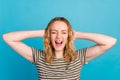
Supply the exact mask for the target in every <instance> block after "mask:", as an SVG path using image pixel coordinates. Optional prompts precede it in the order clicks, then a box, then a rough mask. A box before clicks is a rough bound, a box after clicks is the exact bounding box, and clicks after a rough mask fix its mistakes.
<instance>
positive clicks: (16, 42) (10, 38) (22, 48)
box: [3, 30, 44, 62]
mask: <svg viewBox="0 0 120 80" xmlns="http://www.w3.org/2000/svg"><path fill="white" fill-rule="evenodd" d="M43 36H44V30H33V31H17V32H10V33H6V34H3V40H4V41H5V42H6V43H7V44H8V45H9V46H10V47H11V48H13V49H14V50H15V51H16V52H17V53H19V54H20V55H21V56H23V57H24V58H26V59H27V60H29V61H31V62H33V57H32V50H31V48H30V47H29V46H27V45H26V44H24V43H22V42H21V40H24V39H26V38H32V37H43Z"/></svg>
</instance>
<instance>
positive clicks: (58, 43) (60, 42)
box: [55, 41, 63, 46]
mask: <svg viewBox="0 0 120 80" xmlns="http://www.w3.org/2000/svg"><path fill="white" fill-rule="evenodd" d="M62 43H63V41H55V44H56V46H61V45H62Z"/></svg>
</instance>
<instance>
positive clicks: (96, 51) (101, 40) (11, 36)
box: [3, 21, 116, 62]
mask: <svg viewBox="0 0 120 80" xmlns="http://www.w3.org/2000/svg"><path fill="white" fill-rule="evenodd" d="M67 32H68V31H67V26H66V24H65V23H64V22H60V21H56V22H55V23H54V24H53V25H52V26H51V33H50V35H51V42H52V45H53V47H54V49H55V54H56V57H57V58H62V57H63V54H62V53H63V49H64V46H65V45H66V43H67V37H68V33H67ZM43 36H44V30H33V31H17V32H10V33H6V34H3V40H4V41H5V42H6V43H7V44H8V45H9V46H10V47H11V48H12V49H13V50H15V51H16V52H17V53H19V54H20V55H21V56H23V57H24V58H26V59H27V60H29V61H31V62H33V56H32V50H31V47H30V46H28V45H26V44H24V43H23V42H22V41H21V40H24V39H26V38H33V37H43ZM74 38H75V39H85V40H90V41H93V42H95V43H96V45H93V46H91V47H89V48H88V49H87V52H86V62H88V61H90V60H92V59H94V58H96V57H97V56H99V55H101V54H103V53H105V52H106V51H107V50H109V49H110V48H112V47H113V46H114V45H115V44H116V38H113V37H111V36H107V35H103V34H96V33H88V32H76V31H74ZM56 40H58V41H63V44H62V46H60V47H58V46H56V45H55V41H56Z"/></svg>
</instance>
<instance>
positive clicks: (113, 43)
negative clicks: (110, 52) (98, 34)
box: [111, 38, 117, 46]
mask: <svg viewBox="0 0 120 80" xmlns="http://www.w3.org/2000/svg"><path fill="white" fill-rule="evenodd" d="M116 43H117V39H116V38H113V40H112V41H111V46H114V45H115V44H116Z"/></svg>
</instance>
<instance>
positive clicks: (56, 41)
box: [50, 21, 68, 51]
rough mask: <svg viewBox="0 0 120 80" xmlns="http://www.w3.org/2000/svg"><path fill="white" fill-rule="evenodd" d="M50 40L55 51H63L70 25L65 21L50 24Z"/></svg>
mask: <svg viewBox="0 0 120 80" xmlns="http://www.w3.org/2000/svg"><path fill="white" fill-rule="evenodd" d="M50 36H51V38H50V40H51V43H52V46H53V48H54V49H55V51H63V49H64V47H65V45H66V43H67V39H68V27H67V25H66V23H65V22H62V21H55V22H54V23H52V25H51V26H50Z"/></svg>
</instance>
